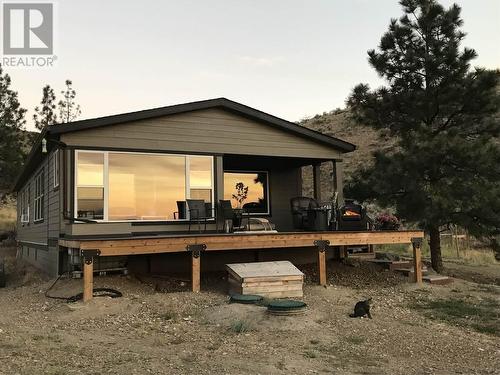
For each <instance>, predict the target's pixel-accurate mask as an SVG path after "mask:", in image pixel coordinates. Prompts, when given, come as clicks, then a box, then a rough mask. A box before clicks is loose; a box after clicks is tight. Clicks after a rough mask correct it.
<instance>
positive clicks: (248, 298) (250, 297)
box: [229, 294, 263, 303]
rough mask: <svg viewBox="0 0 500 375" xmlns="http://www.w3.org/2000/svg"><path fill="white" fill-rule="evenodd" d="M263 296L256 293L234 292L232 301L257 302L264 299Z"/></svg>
mask: <svg viewBox="0 0 500 375" xmlns="http://www.w3.org/2000/svg"><path fill="white" fill-rule="evenodd" d="M262 299H263V297H262V296H256V295H254V294H232V295H231V299H230V300H229V301H230V302H235V303H257V302H260V301H262Z"/></svg>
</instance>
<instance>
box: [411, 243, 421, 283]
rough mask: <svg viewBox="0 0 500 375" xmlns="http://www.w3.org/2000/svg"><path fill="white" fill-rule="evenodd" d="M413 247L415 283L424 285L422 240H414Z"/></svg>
mask: <svg viewBox="0 0 500 375" xmlns="http://www.w3.org/2000/svg"><path fill="white" fill-rule="evenodd" d="M411 244H412V246H413V272H414V274H415V282H416V283H417V284H421V283H422V251H421V247H422V238H412V239H411Z"/></svg>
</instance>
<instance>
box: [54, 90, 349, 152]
mask: <svg viewBox="0 0 500 375" xmlns="http://www.w3.org/2000/svg"><path fill="white" fill-rule="evenodd" d="M209 108H222V109H225V110H227V111H230V112H233V113H236V114H239V115H241V116H244V117H247V118H250V119H253V120H256V121H259V122H264V123H266V124H268V125H271V126H274V127H276V128H279V129H281V130H285V131H288V132H292V133H296V134H297V135H300V136H302V137H305V138H310V139H313V140H315V141H317V142H321V143H324V144H326V145H329V146H333V147H334V148H335V149H337V150H339V151H342V152H351V151H354V150H355V149H356V146H354V145H353V144H351V143H349V142H346V141H343V140H341V139H338V138H334V137H330V136H328V135H326V134H323V133H320V132H317V131H314V130H311V129H308V128H305V127H303V126H300V125H297V124H295V123H293V122H290V121H287V120H283V119H281V118H279V117H276V116H273V115H270V114H268V113H265V112H262V111H259V110H257V109H254V108H251V107H248V106H246V105H244V104H240V103H237V102H235V101H232V100H229V99H226V98H217V99H208V100H201V101H197V102H191V103H184V104H176V105H171V106H167V107H160V108H154V109H147V110H143V111H137V112H129V113H122V114H119V115H112V116H105V117H99V118H95V119H89V120H81V121H75V122H70V123H66V124H55V125H51V126H49V129H48V131H49V133H50V134H63V133H68V132H73V131H79V130H85V129H93V128H97V127H101V126H107V125H115V124H122V123H125V122H130V121H137V120H145V119H151V118H155V117H162V116H168V115H175V114H179V113H185V112H191V111H197V110H201V109H209Z"/></svg>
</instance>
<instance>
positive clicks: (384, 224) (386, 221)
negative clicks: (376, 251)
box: [375, 213, 401, 230]
mask: <svg viewBox="0 0 500 375" xmlns="http://www.w3.org/2000/svg"><path fill="white" fill-rule="evenodd" d="M400 226H401V222H400V221H399V219H398V218H397V217H396V216H394V215H392V214H389V213H381V214H378V215H377V217H376V218H375V229H377V230H398V229H399V227H400Z"/></svg>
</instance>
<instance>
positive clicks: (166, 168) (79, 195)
mask: <svg viewBox="0 0 500 375" xmlns="http://www.w3.org/2000/svg"><path fill="white" fill-rule="evenodd" d="M213 185H214V182H213V158H212V157H211V156H194V155H171V154H152V153H130V152H112V151H77V152H76V199H75V205H76V213H77V217H80V218H81V217H85V218H89V219H95V220H104V221H138V220H151V221H156V220H174V219H175V218H178V217H179V216H178V215H174V212H176V211H178V207H179V205H182V204H183V202H184V201H185V200H186V199H203V200H204V201H205V202H207V203H211V202H213V191H214V189H213Z"/></svg>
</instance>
